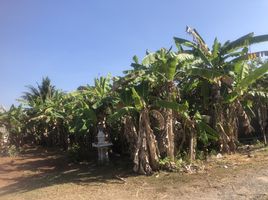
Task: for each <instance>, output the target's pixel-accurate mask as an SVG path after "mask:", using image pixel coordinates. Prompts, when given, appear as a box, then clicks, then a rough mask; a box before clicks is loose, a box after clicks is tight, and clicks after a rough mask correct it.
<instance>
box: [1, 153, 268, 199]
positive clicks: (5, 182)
mask: <svg viewBox="0 0 268 200" xmlns="http://www.w3.org/2000/svg"><path fill="white" fill-rule="evenodd" d="M118 160H120V159H117V160H114V161H113V162H111V163H110V164H109V165H107V166H98V165H96V164H95V163H96V162H95V161H92V162H87V163H86V162H84V163H80V164H70V163H69V162H68V160H67V159H66V156H65V154H64V153H60V152H59V151H57V150H53V149H50V150H47V149H43V148H27V149H26V150H25V151H24V152H23V153H22V154H21V155H20V156H17V157H13V158H11V157H2V158H0V199H1V200H38V199H40V200H50V199H56V200H71V199H75V200H82V199H128V200H130V199H154V200H156V199H213V200H214V199H256V200H259V199H263V200H264V199H265V200H268V149H267V148H266V149H264V148H263V149H258V150H255V151H253V152H252V153H251V156H250V157H249V156H248V155H247V154H234V155H228V156H223V157H222V158H212V159H210V161H208V162H205V163H204V170H203V171H202V172H199V173H193V174H189V173H182V172H176V173H167V172H159V173H156V174H154V175H152V176H149V177H148V176H138V175H136V174H133V173H132V172H131V167H130V166H129V164H128V163H122V162H120V161H118Z"/></svg>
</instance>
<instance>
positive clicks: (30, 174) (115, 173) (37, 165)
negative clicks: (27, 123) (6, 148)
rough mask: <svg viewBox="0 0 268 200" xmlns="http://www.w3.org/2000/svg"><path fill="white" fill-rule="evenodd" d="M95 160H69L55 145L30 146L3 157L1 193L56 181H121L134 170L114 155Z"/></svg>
mask: <svg viewBox="0 0 268 200" xmlns="http://www.w3.org/2000/svg"><path fill="white" fill-rule="evenodd" d="M96 163H97V162H96V160H92V161H90V162H82V163H79V164H73V163H69V162H68V159H67V157H66V155H65V154H64V153H63V152H60V153H59V151H57V150H55V149H54V150H53V149H49V150H47V149H43V148H30V149H27V150H25V151H24V152H23V153H22V155H21V156H19V157H16V158H0V183H2V184H0V196H2V195H7V194H11V193H18V192H28V191H32V190H35V189H39V188H43V187H48V186H52V185H57V184H64V183H74V184H80V185H85V184H92V185H99V184H101V183H113V184H122V183H124V179H123V178H126V177H129V176H133V175H135V174H133V173H132V171H131V163H129V162H126V161H122V159H120V158H116V157H112V159H111V161H110V163H109V164H108V165H98V164H96Z"/></svg>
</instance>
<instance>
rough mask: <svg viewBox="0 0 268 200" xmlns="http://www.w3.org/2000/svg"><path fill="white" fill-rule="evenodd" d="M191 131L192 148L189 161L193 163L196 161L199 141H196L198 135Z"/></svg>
mask: <svg viewBox="0 0 268 200" xmlns="http://www.w3.org/2000/svg"><path fill="white" fill-rule="evenodd" d="M190 131H191V132H190V145H189V146H190V148H189V149H190V150H189V151H190V152H189V159H190V161H191V162H192V161H194V160H195V155H196V144H197V139H196V133H195V131H194V129H192V130H190Z"/></svg>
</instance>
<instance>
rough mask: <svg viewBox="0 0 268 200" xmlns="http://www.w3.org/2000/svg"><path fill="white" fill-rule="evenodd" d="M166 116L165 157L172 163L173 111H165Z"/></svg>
mask: <svg viewBox="0 0 268 200" xmlns="http://www.w3.org/2000/svg"><path fill="white" fill-rule="evenodd" d="M166 112H167V116H166V140H167V156H168V158H169V159H170V160H171V161H174V131H173V113H172V112H173V111H172V109H167V111H166Z"/></svg>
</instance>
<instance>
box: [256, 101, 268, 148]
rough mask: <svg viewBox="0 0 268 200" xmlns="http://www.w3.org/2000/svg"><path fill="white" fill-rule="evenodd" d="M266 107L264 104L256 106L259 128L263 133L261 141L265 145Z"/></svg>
mask: <svg viewBox="0 0 268 200" xmlns="http://www.w3.org/2000/svg"><path fill="white" fill-rule="evenodd" d="M267 119H268V118H267V108H266V106H262V105H259V108H258V121H259V125H260V129H261V133H262V135H263V143H264V145H265V146H267V138H266V133H265V131H266V126H267V124H266V121H267Z"/></svg>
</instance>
